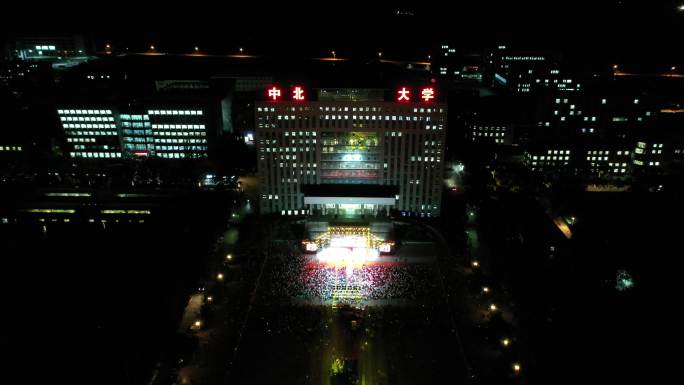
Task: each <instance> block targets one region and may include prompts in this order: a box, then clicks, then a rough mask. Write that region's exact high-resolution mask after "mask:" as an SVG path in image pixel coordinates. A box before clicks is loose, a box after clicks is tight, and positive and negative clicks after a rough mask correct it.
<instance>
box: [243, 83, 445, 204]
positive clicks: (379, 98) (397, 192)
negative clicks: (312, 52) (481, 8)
mask: <svg viewBox="0 0 684 385" xmlns="http://www.w3.org/2000/svg"><path fill="white" fill-rule="evenodd" d="M297 88H299V87H294V89H297ZM269 91H270V92H271V93H270V94H269V95H276V94H277V95H281V93H282V95H285V90H284V89H283V90H281V89H279V88H277V87H273V88H272V89H270V90H269ZM290 92H293V91H290ZM402 92H403V93H402ZM425 92H428V94H425ZM387 94H388V92H385V91H383V90H377V89H321V90H319V91H318V93H317V95H318V100H317V101H296V100H295V101H273V100H271V101H264V102H258V103H257V104H256V123H257V129H256V134H257V137H256V140H257V154H258V172H259V178H260V183H261V211H262V212H263V213H280V214H283V215H300V214H314V215H330V214H334V215H342V216H345V215H369V216H382V215H386V214H388V213H389V212H390V211H391V210H397V211H400V212H401V213H402V215H410V216H421V217H434V216H438V215H439V213H440V209H441V193H442V169H443V156H444V137H445V128H446V113H447V106H446V104H444V103H440V102H434V101H433V99H431V98H435V99H436V96H437V95H435V89H434V88H433V87H424V88H422V89H420V88H414V89H410V88H408V87H403V88H402V89H401V90H400V91H398V95H399V98H400V99H402V100H400V101H388V100H389V99H390V98H389V97H387ZM402 95H404V96H403V97H402ZM409 95H410V96H409ZM423 95H430V97H429V98H428V100H429V102H416V101H414V100H415V99H418V100H420V98H419V96H423ZM395 96H396V95H395ZM272 99H279V96H278V97H275V96H274V97H273V98H272ZM392 99H394V98H392ZM406 99H408V100H406Z"/></svg>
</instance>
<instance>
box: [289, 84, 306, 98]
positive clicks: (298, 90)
mask: <svg viewBox="0 0 684 385" xmlns="http://www.w3.org/2000/svg"><path fill="white" fill-rule="evenodd" d="M292 100H296V101H303V100H304V88H302V87H301V86H295V87H294V88H292Z"/></svg>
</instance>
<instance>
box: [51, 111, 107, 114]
mask: <svg viewBox="0 0 684 385" xmlns="http://www.w3.org/2000/svg"><path fill="white" fill-rule="evenodd" d="M57 113H58V114H60V115H105V114H111V113H112V110H57Z"/></svg>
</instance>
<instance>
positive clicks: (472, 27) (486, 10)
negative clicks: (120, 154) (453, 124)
mask: <svg viewBox="0 0 684 385" xmlns="http://www.w3.org/2000/svg"><path fill="white" fill-rule="evenodd" d="M681 3H684V0H682V1H681ZM406 4H408V5H406V6H402V5H400V2H396V1H387V2H371V1H365V2H362V1H339V2H332V1H319V2H315V3H313V2H312V3H311V4H307V3H306V2H295V1H287V2H285V1H278V2H274V3H270V2H267V1H255V0H250V1H244V2H234V1H220V2H207V1H192V2H173V1H166V2H163V3H161V2H160V3H156V4H154V5H153V4H145V3H143V1H137V2H134V1H130V0H122V1H116V2H110V3H108V2H105V1H101V2H97V3H95V2H88V3H83V4H82V5H66V4H65V3H64V2H52V3H46V4H45V5H44V6H34V5H33V3H31V4H29V5H10V7H16V11H15V14H26V13H29V14H31V16H30V17H26V18H16V19H14V21H12V22H11V23H13V25H12V26H11V27H8V25H9V24H6V25H5V26H4V27H2V28H3V29H5V30H6V32H38V31H40V32H50V31H69V32H81V33H85V34H88V35H89V36H91V37H93V38H94V40H95V41H96V42H98V43H100V44H103V42H105V41H108V42H113V43H117V44H119V45H127V46H131V48H132V49H134V48H135V47H136V46H138V47H146V46H148V45H149V44H151V43H154V44H156V45H157V46H159V47H160V48H161V49H167V50H174V49H184V47H188V46H194V45H195V44H197V45H200V46H202V47H207V49H213V50H219V51H233V50H235V49H236V47H239V46H244V47H246V49H249V50H250V51H251V52H258V53H269V54H273V53H281V54H304V55H323V54H325V53H327V52H329V50H332V49H335V50H336V51H337V52H338V53H339V54H340V55H346V56H366V55H373V54H374V53H375V52H377V51H380V50H381V51H383V52H384V53H385V54H386V55H397V56H415V57H416V58H420V57H424V56H426V55H427V53H430V51H434V48H431V47H436V46H438V45H439V44H440V43H441V42H442V41H449V42H451V43H452V44H456V45H458V46H462V47H481V46H485V45H486V46H491V45H493V44H496V43H498V42H502V43H506V44H508V45H509V46H513V47H518V48H531V49H534V48H542V49H543V48H551V49H559V50H569V51H572V52H579V53H586V54H588V55H600V56H609V57H611V56H615V57H618V58H629V59H630V60H646V61H650V60H654V61H663V62H677V63H679V62H681V59H678V58H677V56H678V55H680V56H681V54H682V52H684V43H683V42H684V38H683V36H684V12H677V11H676V7H677V5H678V4H680V2H678V1H673V0H652V1H645V0H644V1H615V0H595V1H586V0H576V1H544V2H537V1H521V0H517V1H510V0H509V1H505V2H504V1H472V0H469V1H458V0H457V1H441V2H437V1H413V2H407V3H406ZM37 7H38V9H40V11H39V12H38V13H36V12H35V9H36V8H37ZM79 9H80V11H78V10H79ZM83 10H88V14H82V12H83ZM397 11H401V12H402V13H404V15H397ZM79 12H81V13H79ZM406 13H410V15H406Z"/></svg>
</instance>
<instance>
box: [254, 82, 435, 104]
mask: <svg viewBox="0 0 684 385" xmlns="http://www.w3.org/2000/svg"><path fill="white" fill-rule="evenodd" d="M288 94H289V100H291V101H293V102H303V101H306V99H307V93H306V89H305V88H304V87H303V86H300V85H294V86H292V87H290V88H289V89H288V88H281V87H280V86H278V85H272V86H270V87H269V88H267V89H266V98H267V100H270V101H273V102H276V101H281V100H285V99H286V98H287V97H288ZM394 100H395V101H396V102H399V103H410V102H412V101H413V102H422V103H430V102H434V101H436V100H437V88H436V87H435V86H433V85H426V86H423V87H422V88H412V87H406V86H401V87H399V88H397V89H396V91H395V95H394Z"/></svg>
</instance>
